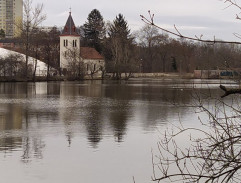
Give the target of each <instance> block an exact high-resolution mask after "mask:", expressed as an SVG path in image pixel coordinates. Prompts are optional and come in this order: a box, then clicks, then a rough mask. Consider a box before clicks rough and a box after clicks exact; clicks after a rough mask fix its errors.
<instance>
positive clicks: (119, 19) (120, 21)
mask: <svg viewBox="0 0 241 183" xmlns="http://www.w3.org/2000/svg"><path fill="white" fill-rule="evenodd" d="M108 35H109V36H110V37H119V38H121V39H124V40H128V39H130V29H129V27H128V24H127V21H126V20H125V18H124V17H123V15H122V14H119V15H118V16H116V19H115V20H114V21H113V24H112V25H111V26H110V30H109V32H108Z"/></svg>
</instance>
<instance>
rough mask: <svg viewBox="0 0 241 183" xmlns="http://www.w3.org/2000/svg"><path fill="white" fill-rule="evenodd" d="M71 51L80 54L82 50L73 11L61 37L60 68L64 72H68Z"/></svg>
mask: <svg viewBox="0 0 241 183" xmlns="http://www.w3.org/2000/svg"><path fill="white" fill-rule="evenodd" d="M70 50H76V51H77V52H76V53H79V50H80V35H79V34H78V33H77V30H76V27H75V24H74V21H73V18H72V15H71V11H70V12H69V17H68V20H67V22H66V24H65V26H64V29H63V31H62V34H61V35H60V68H61V70H62V71H67V70H68V65H69V59H68V52H69V51H70Z"/></svg>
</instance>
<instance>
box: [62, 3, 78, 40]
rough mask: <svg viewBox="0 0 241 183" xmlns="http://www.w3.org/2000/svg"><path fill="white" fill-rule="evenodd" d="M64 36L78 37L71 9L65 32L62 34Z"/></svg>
mask: <svg viewBox="0 0 241 183" xmlns="http://www.w3.org/2000/svg"><path fill="white" fill-rule="evenodd" d="M62 35H76V36H78V33H77V31H76V27H75V24H74V21H73V18H72V15H71V8H70V11H69V17H68V20H67V22H66V24H65V26H64V30H63V32H62Z"/></svg>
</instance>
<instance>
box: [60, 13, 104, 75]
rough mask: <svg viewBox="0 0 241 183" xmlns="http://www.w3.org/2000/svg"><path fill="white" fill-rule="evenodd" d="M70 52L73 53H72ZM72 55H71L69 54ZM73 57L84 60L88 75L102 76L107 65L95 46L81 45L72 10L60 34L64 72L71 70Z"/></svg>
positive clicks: (61, 61)
mask: <svg viewBox="0 0 241 183" xmlns="http://www.w3.org/2000/svg"><path fill="white" fill-rule="evenodd" d="M70 53H72V54H71V55H70ZM69 55H70V56H69ZM73 57H75V59H76V60H77V61H78V62H82V63H83V64H84V67H85V69H84V70H85V74H86V75H91V76H93V75H95V76H97V75H98V76H101V74H102V71H103V69H104V67H105V61H104V58H103V56H102V55H100V54H99V53H98V52H97V51H96V50H95V49H94V48H90V47H81V46H80V35H79V34H78V33H77V29H76V27H75V24H74V21H73V18H72V16H71V12H70V13H69V17H68V20H67V22H66V24H65V26H64V29H63V31H62V34H61V35H60V68H61V69H62V71H63V73H66V71H68V70H69V65H70V62H71V60H73Z"/></svg>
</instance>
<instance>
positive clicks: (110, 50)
mask: <svg viewBox="0 0 241 183" xmlns="http://www.w3.org/2000/svg"><path fill="white" fill-rule="evenodd" d="M135 49H136V47H135V45H134V44H133V38H132V37H131V34H130V29H129V27H128V23H127V21H126V20H125V18H124V17H123V15H122V14H119V15H117V16H116V18H115V20H114V21H113V23H112V24H111V25H109V29H108V38H107V39H106V44H105V58H106V61H107V63H106V67H107V70H108V72H112V73H113V77H115V78H116V79H121V74H122V73H125V77H126V79H127V78H129V77H130V75H131V73H132V72H134V71H135V70H136V68H137V67H136V66H137V65H138V64H136V61H137V58H136V51H135Z"/></svg>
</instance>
